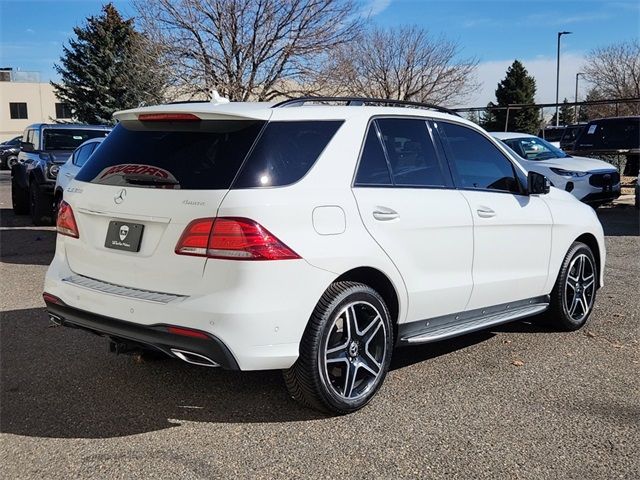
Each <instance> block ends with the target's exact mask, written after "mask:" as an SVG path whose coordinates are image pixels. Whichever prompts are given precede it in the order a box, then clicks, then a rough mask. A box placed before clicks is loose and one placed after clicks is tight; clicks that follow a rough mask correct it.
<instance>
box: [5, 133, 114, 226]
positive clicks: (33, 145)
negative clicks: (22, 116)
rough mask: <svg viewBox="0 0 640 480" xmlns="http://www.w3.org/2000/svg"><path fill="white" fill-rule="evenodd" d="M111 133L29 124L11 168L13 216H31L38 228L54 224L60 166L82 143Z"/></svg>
mask: <svg viewBox="0 0 640 480" xmlns="http://www.w3.org/2000/svg"><path fill="white" fill-rule="evenodd" d="M110 130H111V127H108V126H104V125H71V124H64V125H51V124H46V123H36V124H33V125H29V126H28V127H27V128H26V129H25V131H24V134H23V135H22V141H21V151H20V153H19V154H18V163H17V164H16V165H14V166H13V168H12V169H11V199H12V203H13V211H14V213H16V214H17V215H24V214H27V213H30V214H31V218H32V220H33V223H34V224H35V225H47V224H51V223H53V222H54V221H55V219H54V214H53V211H54V209H53V190H54V187H55V184H56V178H57V175H58V170H59V168H60V165H62V164H63V163H65V162H66V161H67V159H68V158H69V157H70V156H71V154H72V153H73V151H74V150H75V149H76V148H77V147H78V146H79V145H80V144H82V143H84V142H85V141H87V140H89V139H90V138H96V137H106V136H107V134H108V133H109V131H110Z"/></svg>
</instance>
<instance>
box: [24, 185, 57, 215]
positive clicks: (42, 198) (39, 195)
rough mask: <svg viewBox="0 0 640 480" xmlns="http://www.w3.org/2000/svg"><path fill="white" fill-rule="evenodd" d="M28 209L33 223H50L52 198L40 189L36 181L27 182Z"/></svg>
mask: <svg viewBox="0 0 640 480" xmlns="http://www.w3.org/2000/svg"><path fill="white" fill-rule="evenodd" d="M29 211H30V213H31V221H32V222H33V224H34V225H38V226H39V225H51V224H52V218H53V198H52V197H51V195H47V194H46V193H44V192H43V191H42V189H41V188H40V186H39V185H38V184H37V183H36V182H31V183H30V184H29Z"/></svg>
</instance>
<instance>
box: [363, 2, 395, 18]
mask: <svg viewBox="0 0 640 480" xmlns="http://www.w3.org/2000/svg"><path fill="white" fill-rule="evenodd" d="M390 4H391V0H369V2H368V3H367V4H366V5H365V6H364V8H363V10H364V12H365V14H366V15H367V16H370V17H375V16H376V15H378V14H379V13H382V12H383V11H385V10H386V9H387V7H388V6H389V5H390Z"/></svg>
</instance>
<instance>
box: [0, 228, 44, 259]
mask: <svg viewBox="0 0 640 480" xmlns="http://www.w3.org/2000/svg"><path fill="white" fill-rule="evenodd" d="M55 250H56V232H55V230H53V229H50V230H49V229H43V228H12V229H8V230H0V261H1V262H4V263H14V264H22V265H49V264H50V263H51V260H52V259H53V255H54V253H55Z"/></svg>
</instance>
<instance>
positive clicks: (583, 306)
mask: <svg viewBox="0 0 640 480" xmlns="http://www.w3.org/2000/svg"><path fill="white" fill-rule="evenodd" d="M597 287H598V268H597V264H596V261H595V258H594V256H593V252H592V251H591V248H589V246H587V245H585V244H584V243H581V242H574V243H573V245H571V248H570V249H569V251H568V252H567V255H566V256H565V258H564V261H563V262H562V267H561V268H560V273H559V274H558V279H557V280H556V284H555V286H554V287H553V291H552V292H551V305H550V307H549V311H548V312H547V320H548V322H549V323H550V324H551V325H552V326H554V327H556V328H559V329H561V330H566V331H572V330H578V329H579V328H582V326H583V325H584V324H585V323H587V320H588V318H589V315H591V311H592V310H593V304H594V302H595V299H596V290H597Z"/></svg>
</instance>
